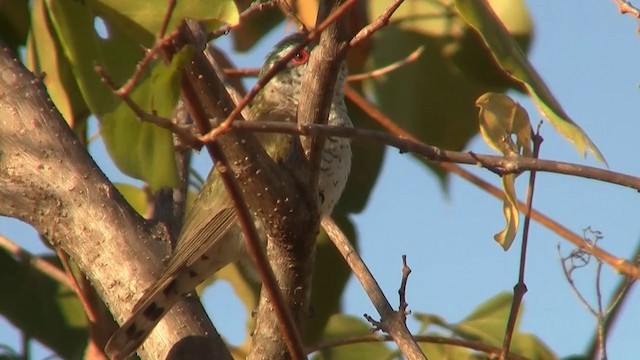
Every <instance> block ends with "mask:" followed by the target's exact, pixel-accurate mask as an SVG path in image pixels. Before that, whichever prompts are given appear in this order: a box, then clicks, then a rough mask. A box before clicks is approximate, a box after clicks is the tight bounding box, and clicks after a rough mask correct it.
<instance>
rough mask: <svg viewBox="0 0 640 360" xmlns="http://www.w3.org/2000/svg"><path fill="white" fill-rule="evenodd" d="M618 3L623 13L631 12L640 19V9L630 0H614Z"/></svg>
mask: <svg viewBox="0 0 640 360" xmlns="http://www.w3.org/2000/svg"><path fill="white" fill-rule="evenodd" d="M613 2H615V3H616V5H618V10H620V13H621V14H631V15H632V16H633V17H635V18H636V19H640V9H638V8H637V7H635V6H633V5H632V4H631V2H630V1H627V0H613Z"/></svg>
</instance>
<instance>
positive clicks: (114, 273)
mask: <svg viewBox="0 0 640 360" xmlns="http://www.w3.org/2000/svg"><path fill="white" fill-rule="evenodd" d="M0 47H1V48H2V49H0V89H2V92H1V93H0V119H2V120H1V122H2V126H0V198H2V199H3V200H2V201H1V202H0V214H2V215H5V216H10V217H14V218H17V219H20V220H22V221H25V222H27V223H29V224H31V225H32V226H34V227H35V228H36V229H37V230H38V231H39V232H40V233H41V234H43V235H44V236H46V237H47V238H48V239H50V240H51V241H52V243H54V245H55V246H59V247H61V248H62V249H63V250H64V251H65V252H66V253H68V254H69V256H70V257H71V259H73V261H74V262H75V263H76V264H77V265H78V267H79V268H80V270H82V272H83V273H84V274H85V276H87V277H88V278H89V279H90V281H91V283H92V284H93V286H94V287H95V289H96V290H97V292H98V293H99V294H100V295H101V297H102V298H103V299H104V301H105V302H106V303H107V304H109V306H110V308H111V310H112V311H113V313H114V314H117V316H118V317H120V318H123V317H124V316H125V315H128V310H129V309H130V306H131V305H132V304H133V303H134V302H135V299H134V298H132V294H140V293H141V291H140V289H144V288H146V287H147V286H149V285H150V284H151V283H152V282H153V281H154V280H155V277H154V274H157V273H158V272H159V271H160V269H161V268H162V261H161V259H162V257H163V254H161V251H160V249H161V247H160V246H159V242H158V241H157V240H158V239H166V238H167V233H166V231H164V230H163V228H162V227H158V226H151V225H150V224H149V223H147V222H146V221H145V220H144V219H142V218H141V217H140V216H139V215H138V214H137V213H136V212H135V211H134V210H133V209H132V208H131V207H130V206H129V205H128V204H127V202H126V201H125V200H124V199H123V198H122V196H121V195H120V193H119V192H118V191H117V190H116V189H115V188H114V186H113V185H112V184H111V183H110V182H109V180H108V179H107V178H106V177H105V176H104V174H103V173H102V172H101V171H100V169H99V168H98V167H97V166H96V164H95V163H94V162H93V160H92V159H91V157H90V156H88V154H87V152H86V150H85V149H84V148H83V147H82V145H81V144H80V143H79V141H78V140H77V138H76V137H75V135H74V134H73V132H72V131H71V129H70V128H69V126H68V125H67V123H66V122H65V121H64V119H63V118H62V116H61V115H60V113H59V112H58V111H57V110H56V109H55V108H54V107H53V105H52V102H51V100H50V99H49V97H48V96H47V92H46V90H45V89H44V87H43V85H42V83H41V81H40V80H39V79H37V78H36V77H34V76H33V74H31V73H30V72H29V71H28V70H26V69H25V68H24V67H23V66H22V65H21V64H20V62H19V61H18V60H17V59H16V58H15V57H14V56H13V54H11V52H10V51H9V50H8V49H7V48H6V47H5V46H4V45H3V44H0ZM131 254H136V256H131ZM116 264H117V265H116ZM176 314H180V315H179V316H176ZM202 318H206V314H205V313H204V310H203V309H202V306H201V305H200V304H199V303H198V302H197V301H194V300H193V299H191V300H185V301H181V302H180V304H179V306H177V307H176V308H174V310H173V311H171V312H170V313H169V314H168V315H167V316H166V317H165V320H164V321H163V325H161V328H162V329H164V331H159V332H156V334H155V335H152V336H151V337H150V338H149V339H148V340H147V343H146V346H145V348H144V350H143V354H144V355H145V356H146V357H147V358H163V359H164V358H166V357H167V354H168V352H169V350H170V349H171V347H172V346H173V345H174V344H175V343H176V342H178V341H179V340H180V339H183V338H189V339H190V340H189V341H185V342H183V343H182V345H189V346H180V347H177V348H176V349H175V351H177V352H180V351H184V352H187V353H188V354H189V357H190V358H201V357H202V356H203V354H208V355H210V354H212V353H216V351H218V353H219V350H216V349H223V350H224V352H226V348H225V347H224V343H223V342H222V340H221V339H220V337H219V336H218V334H217V333H216V332H215V329H213V327H212V326H211V325H210V324H208V323H206V322H204V323H203V322H201V321H195V320H193V319H202ZM160 335H161V336H160ZM187 342H188V343H189V344H187ZM221 354H224V353H221ZM220 356H222V355H220ZM227 356H228V353H227Z"/></svg>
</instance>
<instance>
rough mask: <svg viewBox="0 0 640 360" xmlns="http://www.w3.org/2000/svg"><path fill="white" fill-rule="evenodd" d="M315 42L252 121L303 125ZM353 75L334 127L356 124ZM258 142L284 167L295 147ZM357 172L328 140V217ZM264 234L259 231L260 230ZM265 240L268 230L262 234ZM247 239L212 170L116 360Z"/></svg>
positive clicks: (324, 210) (259, 103)
mask: <svg viewBox="0 0 640 360" xmlns="http://www.w3.org/2000/svg"><path fill="white" fill-rule="evenodd" d="M306 37H307V36H306V34H305V33H304V32H297V33H293V34H291V35H289V36H287V37H285V38H284V39H282V40H281V41H280V42H279V43H278V44H276V46H275V47H274V48H273V50H272V51H271V52H270V53H269V54H268V55H267V58H266V60H265V63H264V65H263V67H262V68H261V70H260V75H263V74H264V73H266V72H267V71H268V70H269V69H271V68H272V67H273V65H274V64H275V63H276V62H278V61H279V60H280V59H282V58H283V57H284V56H286V55H287V54H288V53H289V52H291V51H293V49H295V48H297V47H298V46H299V45H300V44H301V43H302V42H303V41H304V40H305V39H306ZM316 45H317V44H316V43H313V42H312V43H311V44H309V45H307V46H306V47H303V48H302V49H300V50H299V51H297V52H296V54H295V55H294V57H293V58H292V59H291V60H290V61H289V62H288V63H287V64H286V67H285V68H284V69H283V70H282V71H280V72H279V73H278V74H276V75H275V76H274V77H273V78H272V79H271V80H270V81H269V82H268V83H267V84H266V85H265V86H264V88H263V89H262V90H261V91H260V92H259V93H258V94H257V95H256V97H255V98H254V100H253V101H252V102H251V103H250V106H249V109H248V110H249V111H248V114H249V116H248V120H249V121H284V122H296V121H297V108H298V102H299V100H300V98H301V96H304V94H301V93H300V90H301V86H302V78H303V75H304V73H305V71H306V70H307V67H308V61H309V57H310V55H311V52H312V51H313V50H314V49H315V48H316ZM346 75H347V70H346V65H345V64H344V63H342V64H341V67H340V71H339V72H338V75H337V81H336V85H335V90H334V94H333V97H332V102H331V107H330V111H329V117H328V120H327V124H328V125H335V126H345V127H351V126H353V125H352V123H351V120H350V118H349V115H348V113H347V107H346V105H345V102H344V94H343V91H342V89H343V85H344V81H345V79H346ZM257 138H258V140H259V141H260V143H261V144H262V146H263V147H264V148H265V150H266V152H267V153H268V154H269V155H270V156H271V157H272V158H273V159H274V161H276V162H278V161H282V160H284V158H285V157H286V156H287V155H288V152H289V150H290V148H291V147H292V146H290V145H287V144H289V143H290V141H289V140H288V139H289V138H290V137H289V135H283V134H266V133H265V134H258V135H257ZM350 169H351V145H350V140H349V139H347V138H339V137H327V138H326V140H325V145H324V149H323V151H322V154H321V160H320V171H319V175H318V191H319V194H318V199H319V200H318V201H319V204H318V206H319V212H320V214H321V215H330V214H331V212H332V211H333V208H334V206H335V205H336V203H337V202H338V200H339V198H340V196H341V194H342V192H343V190H344V188H345V185H346V182H347V178H348V176H349V172H350ZM258 229H260V227H259V226H258ZM260 231H261V232H262V233H261V237H262V240H263V242H264V241H266V240H265V239H266V235H265V234H264V230H260ZM245 251H246V249H245V240H244V238H243V235H242V232H241V231H240V227H239V225H238V223H237V218H236V213H235V210H234V207H233V205H232V202H231V199H230V198H229V196H228V194H227V193H226V190H225V188H224V186H223V183H222V180H221V178H220V176H219V174H218V172H217V171H216V170H215V167H214V168H213V169H212V170H211V171H210V173H209V175H208V177H207V180H206V181H205V183H204V185H203V186H202V189H201V190H200V192H199V194H198V196H197V198H196V200H195V201H194V202H193V204H192V205H191V207H190V208H189V210H188V211H187V213H186V215H185V219H184V223H183V227H182V230H181V231H180V233H179V235H178V237H177V241H176V248H175V251H174V253H173V255H172V257H171V258H170V259H169V260H168V263H167V266H166V267H165V268H164V270H163V271H162V273H161V275H160V277H159V278H158V280H157V281H156V282H154V284H153V285H152V286H151V287H150V288H149V289H148V290H147V291H145V293H144V294H143V295H142V297H141V298H140V300H139V301H138V302H137V303H136V305H135V306H134V307H133V310H132V312H131V315H130V316H129V317H128V318H127V320H126V321H125V322H124V323H123V324H122V325H121V326H120V328H119V329H118V330H116V332H115V333H114V334H113V335H112V337H111V338H110V340H109V341H108V343H107V345H106V347H105V352H106V353H107V354H108V355H110V357H111V358H112V359H114V360H117V359H125V358H126V357H128V356H129V355H131V354H132V353H133V352H135V351H136V350H137V349H138V348H139V347H140V346H141V345H142V344H143V342H144V341H145V340H146V338H147V337H148V336H149V334H150V333H151V332H152V331H153V329H154V328H155V326H156V325H157V324H158V322H159V321H160V320H161V319H162V317H163V316H164V315H165V314H166V313H167V312H168V311H169V310H170V309H171V307H172V306H173V305H174V304H175V303H176V302H178V301H179V300H180V298H181V297H182V296H183V295H184V294H188V293H190V292H192V291H193V289H194V288H195V287H196V286H197V285H199V284H200V283H202V282H203V281H205V280H206V279H207V278H209V277H210V276H211V275H213V274H214V273H216V272H217V271H218V270H220V269H221V268H223V267H224V266H226V265H227V264H230V263H233V262H236V261H238V260H240V259H241V258H243V256H245Z"/></svg>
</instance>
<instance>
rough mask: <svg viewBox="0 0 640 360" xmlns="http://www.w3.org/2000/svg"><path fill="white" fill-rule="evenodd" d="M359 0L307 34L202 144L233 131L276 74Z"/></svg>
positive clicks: (349, 4)
mask: <svg viewBox="0 0 640 360" xmlns="http://www.w3.org/2000/svg"><path fill="white" fill-rule="evenodd" d="M356 1H357V0H347V1H345V3H344V4H342V5H340V6H339V7H338V9H336V11H334V12H332V13H331V14H330V15H329V16H328V17H327V18H326V19H325V20H324V21H323V22H322V23H320V24H319V25H318V26H317V27H316V28H315V29H313V30H311V31H309V32H308V33H307V38H306V40H304V41H302V42H301V43H300V44H299V45H298V46H296V47H295V48H293V49H291V51H289V53H288V54H286V55H285V56H283V57H282V58H281V59H280V60H278V61H277V62H276V63H275V64H273V66H272V67H271V68H270V69H269V70H268V71H267V72H266V73H265V74H264V75H263V76H262V77H260V79H258V81H257V82H256V83H255V85H254V86H253V87H252V88H251V90H249V92H248V93H247V95H245V96H244V97H243V98H242V100H240V101H239V102H238V103H237V104H236V106H235V108H234V109H233V110H232V111H231V112H230V113H229V115H228V116H227V117H226V118H225V120H224V121H223V122H222V123H221V124H220V125H219V126H217V127H216V128H214V129H212V130H211V131H210V132H209V133H207V134H206V135H203V136H201V137H200V140H202V142H205V143H206V142H212V141H214V140H215V139H216V137H218V136H219V135H220V134H223V133H225V132H227V131H229V130H230V129H231V123H232V122H233V121H234V120H235V119H237V118H238V117H239V115H240V114H241V113H242V110H243V109H244V108H245V107H247V105H249V103H250V102H251V101H252V100H253V98H254V97H255V96H256V95H257V94H258V92H260V90H262V88H263V87H264V86H265V85H266V84H267V82H269V81H270V80H271V79H272V78H273V77H274V76H275V75H276V74H278V73H279V72H280V71H282V70H283V69H284V68H285V66H287V64H288V63H289V61H291V59H293V57H294V56H295V55H296V53H298V52H299V51H300V50H301V49H303V48H304V47H306V46H307V45H309V43H311V42H312V41H313V40H315V39H316V38H317V37H318V36H319V35H320V34H321V33H322V32H323V31H324V30H325V29H326V28H327V27H329V26H330V25H331V24H333V23H334V22H335V21H336V20H337V19H338V17H340V16H342V15H343V14H344V13H345V12H346V11H347V10H348V9H349V7H350V6H351V5H353V4H354V3H355V2H356Z"/></svg>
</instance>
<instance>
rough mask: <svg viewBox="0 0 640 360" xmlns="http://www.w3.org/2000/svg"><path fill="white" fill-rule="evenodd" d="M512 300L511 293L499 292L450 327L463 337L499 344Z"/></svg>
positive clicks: (494, 344) (500, 343)
mask: <svg viewBox="0 0 640 360" xmlns="http://www.w3.org/2000/svg"><path fill="white" fill-rule="evenodd" d="M512 301H513V296H512V294H511V293H508V292H502V293H499V294H498V295H496V296H494V297H493V298H491V299H489V300H487V301H485V302H484V303H482V304H480V306H478V307H477V308H476V309H475V310H474V311H473V312H472V313H471V314H469V315H468V316H467V317H466V318H465V319H464V320H462V321H461V322H459V323H458V324H456V325H455V326H452V327H451V328H450V329H451V330H453V331H455V332H456V333H457V334H458V335H460V336H462V337H464V338H471V339H477V340H481V341H483V342H485V343H487V344H489V345H493V346H501V345H502V338H503V337H504V330H505V328H506V325H507V319H508V318H509V311H511V303H512ZM520 310H522V307H521V308H520ZM516 328H517V324H516Z"/></svg>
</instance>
